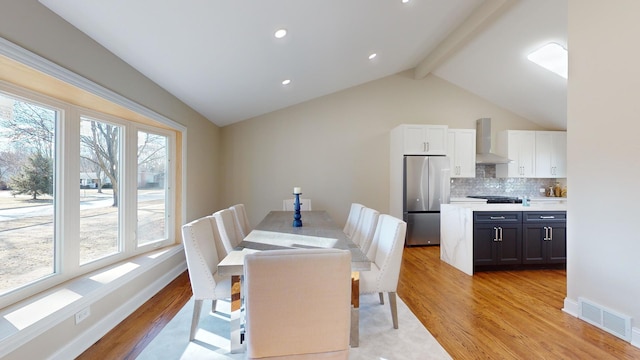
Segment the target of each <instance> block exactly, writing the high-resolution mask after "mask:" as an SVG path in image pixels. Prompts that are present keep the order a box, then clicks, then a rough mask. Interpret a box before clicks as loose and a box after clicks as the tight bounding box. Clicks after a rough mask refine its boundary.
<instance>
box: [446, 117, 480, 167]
mask: <svg viewBox="0 0 640 360" xmlns="http://www.w3.org/2000/svg"><path fill="white" fill-rule="evenodd" d="M448 133H449V138H448V139H447V147H448V151H447V155H448V156H449V159H451V177H452V178H464V177H466V178H470V177H476V130H475V129H449V132H448Z"/></svg>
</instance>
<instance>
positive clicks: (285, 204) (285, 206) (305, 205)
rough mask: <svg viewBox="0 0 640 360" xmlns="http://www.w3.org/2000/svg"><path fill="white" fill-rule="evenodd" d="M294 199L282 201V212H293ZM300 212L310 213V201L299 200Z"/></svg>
mask: <svg viewBox="0 0 640 360" xmlns="http://www.w3.org/2000/svg"><path fill="white" fill-rule="evenodd" d="M294 201H295V199H284V200H282V210H283V211H293V210H294V207H293V202H294ZM300 211H311V199H300Z"/></svg>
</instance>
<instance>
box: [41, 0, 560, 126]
mask: <svg viewBox="0 0 640 360" xmlns="http://www.w3.org/2000/svg"><path fill="white" fill-rule="evenodd" d="M40 2H41V3H42V4H43V5H45V6H47V7H48V8H49V9H51V10H52V11H53V12H55V13H57V14H58V15H59V16H61V17H62V18H64V19H65V20H67V21H68V22H69V23H71V24H72V25H74V26H75V27H77V28H78V29H79V30H81V31H82V32H84V33H86V34H87V35H88V36H90V37H91V38H93V39H94V40H95V41H97V42H98V43H100V44H101V45H103V46H104V47H105V48H107V49H108V50H110V51H111V52H113V53H114V54H115V55H117V56H118V57H120V58H121V59H123V60H124V61H125V62H127V63H128V64H130V65H131V66H132V67H134V68H136V69H137V70H138V71H140V72H141V73H143V74H144V75H146V76H147V77H148V78H150V79H151V80H153V81H154V82H156V83H157V84H158V85H160V86H162V87H163V88H164V89H166V90H167V91H169V92H170V93H172V94H173V95H175V96H176V97H178V98H179V99H181V100H182V101H183V102H185V103H186V104H187V105H189V106H191V107H192V108H193V109H195V110H196V111H198V112H199V113H201V114H202V115H203V116H205V117H206V118H208V119H209V120H210V121H212V122H213V123H215V124H217V125H219V126H225V125H228V124H232V123H235V122H238V121H242V120H245V119H248V118H251V117H255V116H258V115H262V114H265V113H268V112H271V111H274V110H277V109H281V108H284V107H287V106H291V105H294V104H297V103H300V102H303V101H306V100H309V99H313V98H316V97H319V96H323V95H326V94H330V93H333V92H336V91H339V90H343V89H346V88H349V87H352V86H355V85H359V84H362V83H366V82H369V81H372V80H376V79H379V78H382V77H385V76H388V75H392V74H395V73H398V72H401V71H405V70H409V69H415V70H414V75H415V78H416V81H419V80H420V79H421V78H423V77H425V76H426V75H428V74H429V73H432V74H434V75H436V76H438V77H441V78H443V79H445V80H447V81H449V82H452V83H454V84H456V85H458V86H460V87H462V88H464V89H467V90H468V91H470V92H473V93H475V94H477V95H479V96H481V97H483V98H486V99H487V100H489V101H491V102H493V103H495V104H497V105H499V106H502V107H504V108H506V109H509V110H511V111H513V112H515V113H516V114H519V115H521V116H523V117H525V118H527V119H529V120H531V121H533V122H536V123H539V124H540V125H542V126H544V127H546V128H550V129H566V87H567V86H566V85H567V81H566V79H564V78H562V77H560V76H558V75H556V74H553V73H551V72H548V71H547V70H545V69H542V68H540V67H538V66H537V65H535V64H533V63H531V62H529V61H528V60H527V58H526V57H527V55H528V54H529V53H530V52H531V51H533V50H535V49H536V48H538V47H540V46H542V45H543V44H545V43H547V42H557V43H559V44H561V45H563V46H565V47H566V46H567V39H566V38H567V35H566V33H567V24H566V23H567V4H566V0H408V2H406V3H405V2H403V1H402V0H384V1H383V0H376V1H371V0H347V1H345V0H322V1H319V0H311V1H299V0H269V1H222V0H182V1H169V0H156V1H153V2H148V1H147V2H143V1H127V0H112V1H81V0H40ZM281 28H284V29H286V30H287V32H288V33H287V35H286V36H285V37H283V38H276V37H274V33H275V31H276V30H278V29H281ZM374 53H375V54H376V57H375V58H373V59H369V56H370V55H371V54H374ZM287 79H288V80H290V84H288V85H283V84H282V82H283V81H284V80H287Z"/></svg>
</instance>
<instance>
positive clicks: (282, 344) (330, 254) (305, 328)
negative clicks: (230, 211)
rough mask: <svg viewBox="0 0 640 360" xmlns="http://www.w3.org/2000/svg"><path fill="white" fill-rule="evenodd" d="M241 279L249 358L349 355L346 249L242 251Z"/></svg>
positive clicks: (349, 264)
mask: <svg viewBox="0 0 640 360" xmlns="http://www.w3.org/2000/svg"><path fill="white" fill-rule="evenodd" d="M244 279H245V284H244V285H245V289H246V292H245V308H246V321H247V323H246V340H247V355H248V357H249V358H262V357H278V356H287V355H294V356H303V354H317V353H333V355H336V354H342V355H341V356H342V357H343V358H345V359H346V358H348V349H349V330H350V320H351V317H350V314H351V311H350V308H351V305H350V302H351V297H350V296H351V295H350V294H351V253H350V252H349V251H348V250H338V249H295V250H270V251H263V252H260V253H255V254H250V255H247V256H246V257H245V263H244ZM345 356H346V357H345ZM294 358H297V357H294ZM305 358H306V357H305Z"/></svg>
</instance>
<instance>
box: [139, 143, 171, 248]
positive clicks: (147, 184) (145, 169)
mask: <svg viewBox="0 0 640 360" xmlns="http://www.w3.org/2000/svg"><path fill="white" fill-rule="evenodd" d="M167 143H168V139H167V137H166V136H163V135H157V134H150V133H147V132H144V131H139V132H138V230H137V234H138V236H137V238H138V245H143V244H146V243H150V242H154V241H160V240H165V239H166V238H167V227H166V224H167V198H168V196H167V181H166V180H167V169H168V160H169V158H168V156H167V149H168V146H167Z"/></svg>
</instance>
